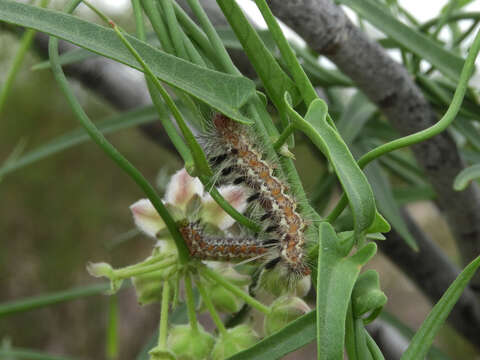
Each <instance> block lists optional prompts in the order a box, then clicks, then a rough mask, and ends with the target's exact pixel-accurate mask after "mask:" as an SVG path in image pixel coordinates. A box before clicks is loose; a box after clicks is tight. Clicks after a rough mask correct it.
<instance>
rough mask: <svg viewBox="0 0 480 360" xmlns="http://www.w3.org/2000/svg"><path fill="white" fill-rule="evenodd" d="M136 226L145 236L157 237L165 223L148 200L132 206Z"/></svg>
mask: <svg viewBox="0 0 480 360" xmlns="http://www.w3.org/2000/svg"><path fill="white" fill-rule="evenodd" d="M130 210H131V211H132V215H133V219H134V220H135V225H137V227H138V228H139V229H140V230H141V231H143V232H144V233H145V234H147V235H149V236H151V237H155V236H156V234H157V233H158V232H159V231H160V230H162V229H163V228H165V223H164V222H163V220H162V218H161V217H160V215H159V214H158V212H157V210H155V208H154V207H153V205H152V203H151V202H150V200H148V199H141V200H138V201H137V202H136V203H134V204H133V205H131V206H130Z"/></svg>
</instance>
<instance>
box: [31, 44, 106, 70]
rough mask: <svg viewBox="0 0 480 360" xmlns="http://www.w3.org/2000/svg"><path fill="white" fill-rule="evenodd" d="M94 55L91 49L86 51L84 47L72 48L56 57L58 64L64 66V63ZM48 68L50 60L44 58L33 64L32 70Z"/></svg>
mask: <svg viewBox="0 0 480 360" xmlns="http://www.w3.org/2000/svg"><path fill="white" fill-rule="evenodd" d="M94 56H97V55H96V54H94V53H92V52H91V51H88V50H85V49H73V50H70V51H67V52H66V53H64V54H62V55H60V56H59V58H58V59H59V63H60V65H62V66H64V65H70V64H74V63H77V62H80V61H83V60H87V59H90V58H92V57H94ZM49 68H50V60H46V61H42V62H39V63H38V64H35V65H33V66H32V71H38V70H44V69H49Z"/></svg>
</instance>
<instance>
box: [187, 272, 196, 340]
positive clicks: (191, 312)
mask: <svg viewBox="0 0 480 360" xmlns="http://www.w3.org/2000/svg"><path fill="white" fill-rule="evenodd" d="M185 302H186V303H187V310H188V320H189V322H190V327H191V328H192V330H194V331H198V322H197V314H196V313H195V298H194V297H193V289H192V279H191V277H190V273H189V272H188V271H187V272H185Z"/></svg>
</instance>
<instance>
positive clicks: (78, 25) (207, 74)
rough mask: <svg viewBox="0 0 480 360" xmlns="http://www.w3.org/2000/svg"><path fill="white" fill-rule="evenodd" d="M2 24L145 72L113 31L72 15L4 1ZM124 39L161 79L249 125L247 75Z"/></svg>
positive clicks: (252, 90)
mask: <svg viewBox="0 0 480 360" xmlns="http://www.w3.org/2000/svg"><path fill="white" fill-rule="evenodd" d="M0 21H6V22H10V23H13V24H17V25H20V26H25V27H29V28H33V29H36V30H38V31H42V32H45V33H47V34H50V35H53V36H56V37H59V38H62V39H65V40H67V41H70V42H72V43H74V44H76V45H78V46H80V47H83V48H85V49H87V50H90V51H93V52H95V53H97V54H100V55H103V56H105V57H108V58H111V59H113V60H116V61H118V62H121V63H124V64H126V65H129V66H131V67H133V68H135V69H138V70H141V71H142V70H143V69H142V66H141V65H140V64H139V63H138V62H137V60H136V59H135V57H134V56H133V55H132V54H131V53H130V52H129V50H128V49H127V48H126V47H125V46H124V45H123V44H122V43H121V41H120V39H118V37H117V36H116V34H115V32H114V31H113V30H112V29H108V28H105V27H103V26H99V25H96V24H93V23H90V22H87V21H85V20H82V19H79V18H77V17H74V16H72V15H68V14H64V13H61V12H58V11H55V10H49V9H40V8H37V7H34V6H30V5H27V4H22V3H19V2H15V1H11V0H2V1H0ZM126 38H127V39H128V41H129V42H130V43H131V44H132V45H133V47H134V48H135V49H136V50H137V51H138V53H139V54H140V55H141V57H142V58H143V60H144V61H145V62H146V63H147V64H148V66H149V67H150V68H151V69H152V71H153V73H154V74H155V75H156V76H158V78H159V79H161V80H162V81H164V82H166V83H167V84H169V85H172V86H174V87H177V88H179V89H182V90H183V91H185V92H186V93H188V94H190V95H192V96H193V97H195V98H197V99H199V100H201V101H203V102H205V103H207V104H208V105H210V106H211V107H213V108H214V109H216V110H218V111H220V112H221V113H223V114H225V115H227V116H229V117H230V118H232V119H234V120H237V121H240V122H244V123H251V121H250V120H249V119H247V118H246V117H244V116H243V115H242V114H241V113H240V111H239V109H240V108H241V107H242V106H243V105H244V104H245V103H246V102H247V100H248V99H249V98H250V97H251V96H253V95H254V94H255V85H254V83H253V82H252V81H251V80H249V79H247V78H245V77H243V76H235V75H229V74H224V73H220V72H218V71H214V70H210V69H206V68H202V67H200V66H197V65H194V64H192V63H190V62H188V61H185V60H182V59H179V58H177V57H175V56H172V55H169V54H167V53H164V52H163V51H160V50H157V49H155V48H153V47H152V46H150V45H149V44H147V43H145V42H143V41H140V40H138V39H137V38H135V37H132V36H129V35H126ZM126 86H127V85H126Z"/></svg>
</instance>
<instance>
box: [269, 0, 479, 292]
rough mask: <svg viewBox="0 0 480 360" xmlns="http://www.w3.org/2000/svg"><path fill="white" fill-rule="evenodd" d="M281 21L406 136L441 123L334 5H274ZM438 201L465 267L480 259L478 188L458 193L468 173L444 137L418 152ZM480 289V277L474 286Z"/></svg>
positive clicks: (326, 0)
mask: <svg viewBox="0 0 480 360" xmlns="http://www.w3.org/2000/svg"><path fill="white" fill-rule="evenodd" d="M268 3H269V5H270V7H271V9H272V11H273V12H274V13H275V15H276V16H277V17H278V18H279V19H280V20H282V21H283V22H285V23H286V24H287V25H288V26H289V27H291V28H292V29H293V30H295V31H296V32H297V33H298V34H299V35H300V36H302V37H303V38H304V39H305V41H306V42H307V43H308V44H309V45H310V47H311V48H312V49H314V50H315V51H317V52H318V53H320V54H323V55H325V56H327V57H328V58H329V59H330V60H331V61H332V62H334V63H335V64H336V65H337V66H338V68H339V69H340V70H341V71H342V72H344V73H345V74H346V75H348V76H349V77H350V78H351V79H352V80H353V81H354V82H355V83H356V85H357V86H358V87H359V89H361V90H362V91H363V92H364V93H365V94H366V95H367V96H368V97H369V98H370V100H372V101H373V102H374V103H375V104H376V105H377V106H378V107H379V109H380V110H381V111H382V112H383V113H384V114H385V115H386V117H387V118H388V119H389V121H390V122H391V123H392V125H393V126H394V127H395V128H396V129H397V130H398V131H399V132H400V133H401V134H403V135H407V134H411V133H414V132H417V131H420V130H422V129H425V128H426V127H429V126H431V125H433V124H434V123H436V122H437V121H438V117H437V115H436V114H435V112H434V111H433V109H432V108H431V107H430V106H429V104H428V102H427V100H426V99H425V97H424V96H423V94H422V93H421V91H420V89H419V88H418V87H417V86H416V84H415V83H414V81H413V80H412V78H411V76H410V75H409V74H408V72H407V71H406V70H405V68H404V67H403V66H402V65H401V64H399V63H397V62H395V61H394V60H392V59H391V58H390V57H389V56H388V54H387V53H386V52H385V51H384V49H383V48H382V47H380V45H378V44H377V43H376V42H375V41H372V40H370V39H369V38H368V37H367V36H366V35H365V34H364V33H363V32H362V31H361V30H360V29H359V28H357V27H356V26H354V25H353V24H352V23H351V22H350V20H349V19H348V18H347V17H346V15H345V13H344V12H343V10H342V9H341V8H340V7H338V6H336V5H335V4H334V3H333V2H332V1H330V0H304V1H284V0H269V1H268ZM412 150H413V152H414V155H415V157H416V159H417V161H418V163H419V164H420V165H421V166H422V167H423V168H424V170H425V173H426V174H427V177H428V179H429V181H430V182H431V184H432V185H433V187H434V189H435V191H436V193H437V195H438V205H439V207H440V208H441V209H442V211H443V213H444V214H445V216H446V218H447V221H448V223H449V225H450V227H451V229H452V232H453V233H454V235H455V238H456V240H457V244H458V247H459V249H460V253H461V255H462V258H463V262H464V264H467V263H468V262H470V261H471V260H473V259H474V258H475V257H476V256H477V255H478V254H480V192H479V190H478V187H477V186H476V185H471V186H469V187H468V188H467V189H466V190H465V191H463V192H456V191H454V190H453V189H452V184H453V179H454V178H455V176H456V175H457V174H458V173H459V172H460V171H461V170H462V169H463V168H464V164H463V162H462V159H461V158H460V155H459V152H458V149H457V147H456V145H455V143H454V141H453V140H452V138H451V137H450V136H449V135H448V133H447V132H444V133H442V134H440V135H438V136H436V137H434V138H432V139H430V140H428V141H425V142H422V143H420V144H418V145H415V146H413V147H412ZM472 284H473V285H474V287H475V288H477V287H478V288H480V274H477V276H476V277H475V278H474V280H473V281H472Z"/></svg>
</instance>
